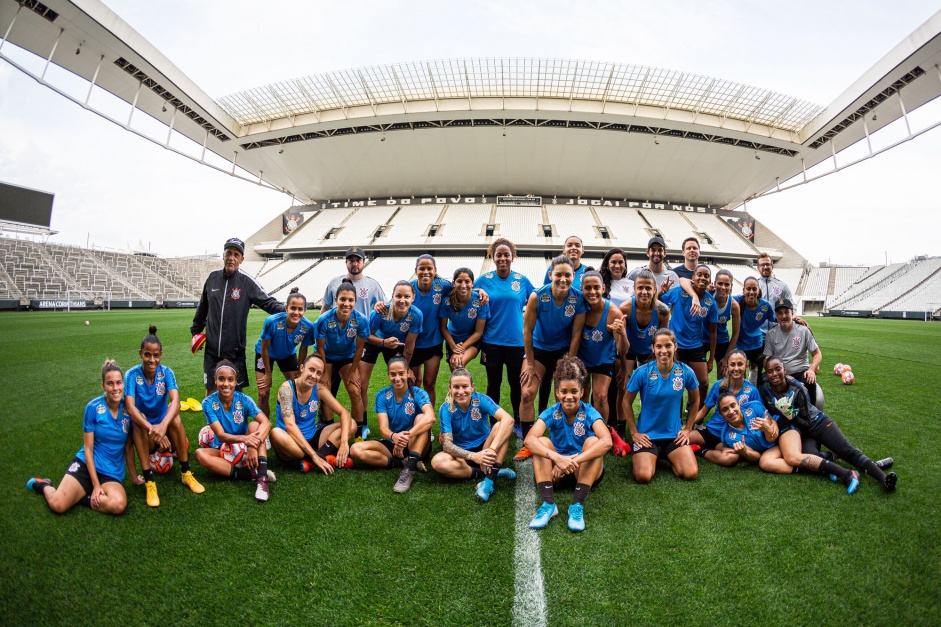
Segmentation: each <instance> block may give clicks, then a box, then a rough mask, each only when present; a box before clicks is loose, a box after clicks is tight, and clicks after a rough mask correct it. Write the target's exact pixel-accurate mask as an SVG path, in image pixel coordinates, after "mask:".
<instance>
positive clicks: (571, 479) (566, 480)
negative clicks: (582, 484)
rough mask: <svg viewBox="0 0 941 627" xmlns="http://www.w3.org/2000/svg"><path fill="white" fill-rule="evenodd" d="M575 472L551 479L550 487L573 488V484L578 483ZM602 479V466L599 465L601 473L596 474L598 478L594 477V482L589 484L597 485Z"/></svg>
mask: <svg viewBox="0 0 941 627" xmlns="http://www.w3.org/2000/svg"><path fill="white" fill-rule="evenodd" d="M575 474H576V473H574V472H573V473H572V474H570V475H565V476H564V477H562V478H561V479H559V480H558V481H553V482H552V487H553V488H561V489H566V490H574V489H575V484H576V483H578V477H576V476H575ZM602 479H604V466H602V467H601V474H600V475H598V478H597V479H595V482H594V483H593V484H591V487H593V488H594V487H595V486H597V485H598V484H599V483H601V480H602Z"/></svg>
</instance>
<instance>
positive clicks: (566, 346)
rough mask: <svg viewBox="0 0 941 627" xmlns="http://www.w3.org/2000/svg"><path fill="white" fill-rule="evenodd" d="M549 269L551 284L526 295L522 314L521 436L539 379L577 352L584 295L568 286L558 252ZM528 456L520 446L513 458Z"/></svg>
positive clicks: (567, 266)
mask: <svg viewBox="0 0 941 627" xmlns="http://www.w3.org/2000/svg"><path fill="white" fill-rule="evenodd" d="M549 269H550V271H551V276H552V283H551V284H550V285H543V286H542V287H540V288H539V289H538V290H536V291H535V292H533V293H532V295H530V297H529V301H528V302H527V303H526V313H525V315H524V316H523V342H524V343H525V346H526V360H525V362H524V364H523V371H522V373H521V374H520V384H521V385H522V388H523V395H522V399H521V400H520V425H521V427H522V431H523V437H524V438H525V437H526V434H527V433H529V430H530V429H531V428H532V426H533V421H534V420H535V419H536V411H535V407H533V401H535V399H536V393H537V392H538V390H539V383H540V381H541V380H542V379H543V378H546V379H547V380H548V379H549V377H551V376H552V373H553V372H555V366H556V363H557V362H558V361H559V359H561V358H562V356H563V355H566V354H568V355H572V356H575V355H577V354H578V344H579V341H580V340H581V337H582V329H583V328H584V326H585V312H587V311H588V305H587V304H586V303H585V297H584V296H582V293H581V292H580V291H578V290H577V289H575V288H574V287H572V276H573V274H574V271H573V267H572V260H571V259H569V258H568V257H566V256H565V255H559V256H558V257H556V258H555V259H553V260H552V263H551V265H550V266H549ZM531 456H532V453H530V452H529V450H528V449H527V448H526V446H523V447H522V448H521V449H520V450H519V452H518V453H517V454H516V457H515V458H514V459H515V460H516V461H522V460H524V459H528V458H529V457H531Z"/></svg>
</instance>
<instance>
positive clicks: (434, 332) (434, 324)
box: [403, 277, 451, 348]
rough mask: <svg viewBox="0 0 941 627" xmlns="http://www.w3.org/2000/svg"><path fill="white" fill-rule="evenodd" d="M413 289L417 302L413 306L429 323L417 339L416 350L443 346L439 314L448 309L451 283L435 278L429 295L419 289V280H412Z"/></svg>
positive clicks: (424, 325) (423, 327)
mask: <svg viewBox="0 0 941 627" xmlns="http://www.w3.org/2000/svg"><path fill="white" fill-rule="evenodd" d="M412 287H414V288H415V301H414V302H413V303H412V306H413V307H417V308H418V310H419V311H420V312H421V315H422V319H423V320H426V321H427V324H423V325H422V327H421V331H419V333H418V337H417V338H415V348H429V347H431V346H441V342H443V341H444V338H443V337H441V327H440V326H439V325H438V312H439V310H440V309H441V308H442V307H447V305H446V304H445V302H444V301H445V300H446V299H447V298H448V295H449V294H450V293H451V282H450V281H445V280H444V279H442V278H440V277H435V278H434V279H432V281H431V289H429V290H428V293H427V294H422V293H421V290H420V289H418V279H412ZM403 341H404V340H403Z"/></svg>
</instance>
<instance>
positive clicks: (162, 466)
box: [150, 451, 173, 475]
mask: <svg viewBox="0 0 941 627" xmlns="http://www.w3.org/2000/svg"><path fill="white" fill-rule="evenodd" d="M150 468H151V469H152V470H153V471H154V472H155V473H157V474H158V475H165V474H167V473H168V472H170V469H171V468H173V453H171V452H170V451H154V452H153V453H151V454H150Z"/></svg>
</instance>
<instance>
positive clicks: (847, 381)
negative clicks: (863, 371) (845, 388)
mask: <svg viewBox="0 0 941 627" xmlns="http://www.w3.org/2000/svg"><path fill="white" fill-rule="evenodd" d="M855 380H856V375H854V374H853V371H852V370H847V371H845V372H844V373H843V385H852V384H853V381H855Z"/></svg>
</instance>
